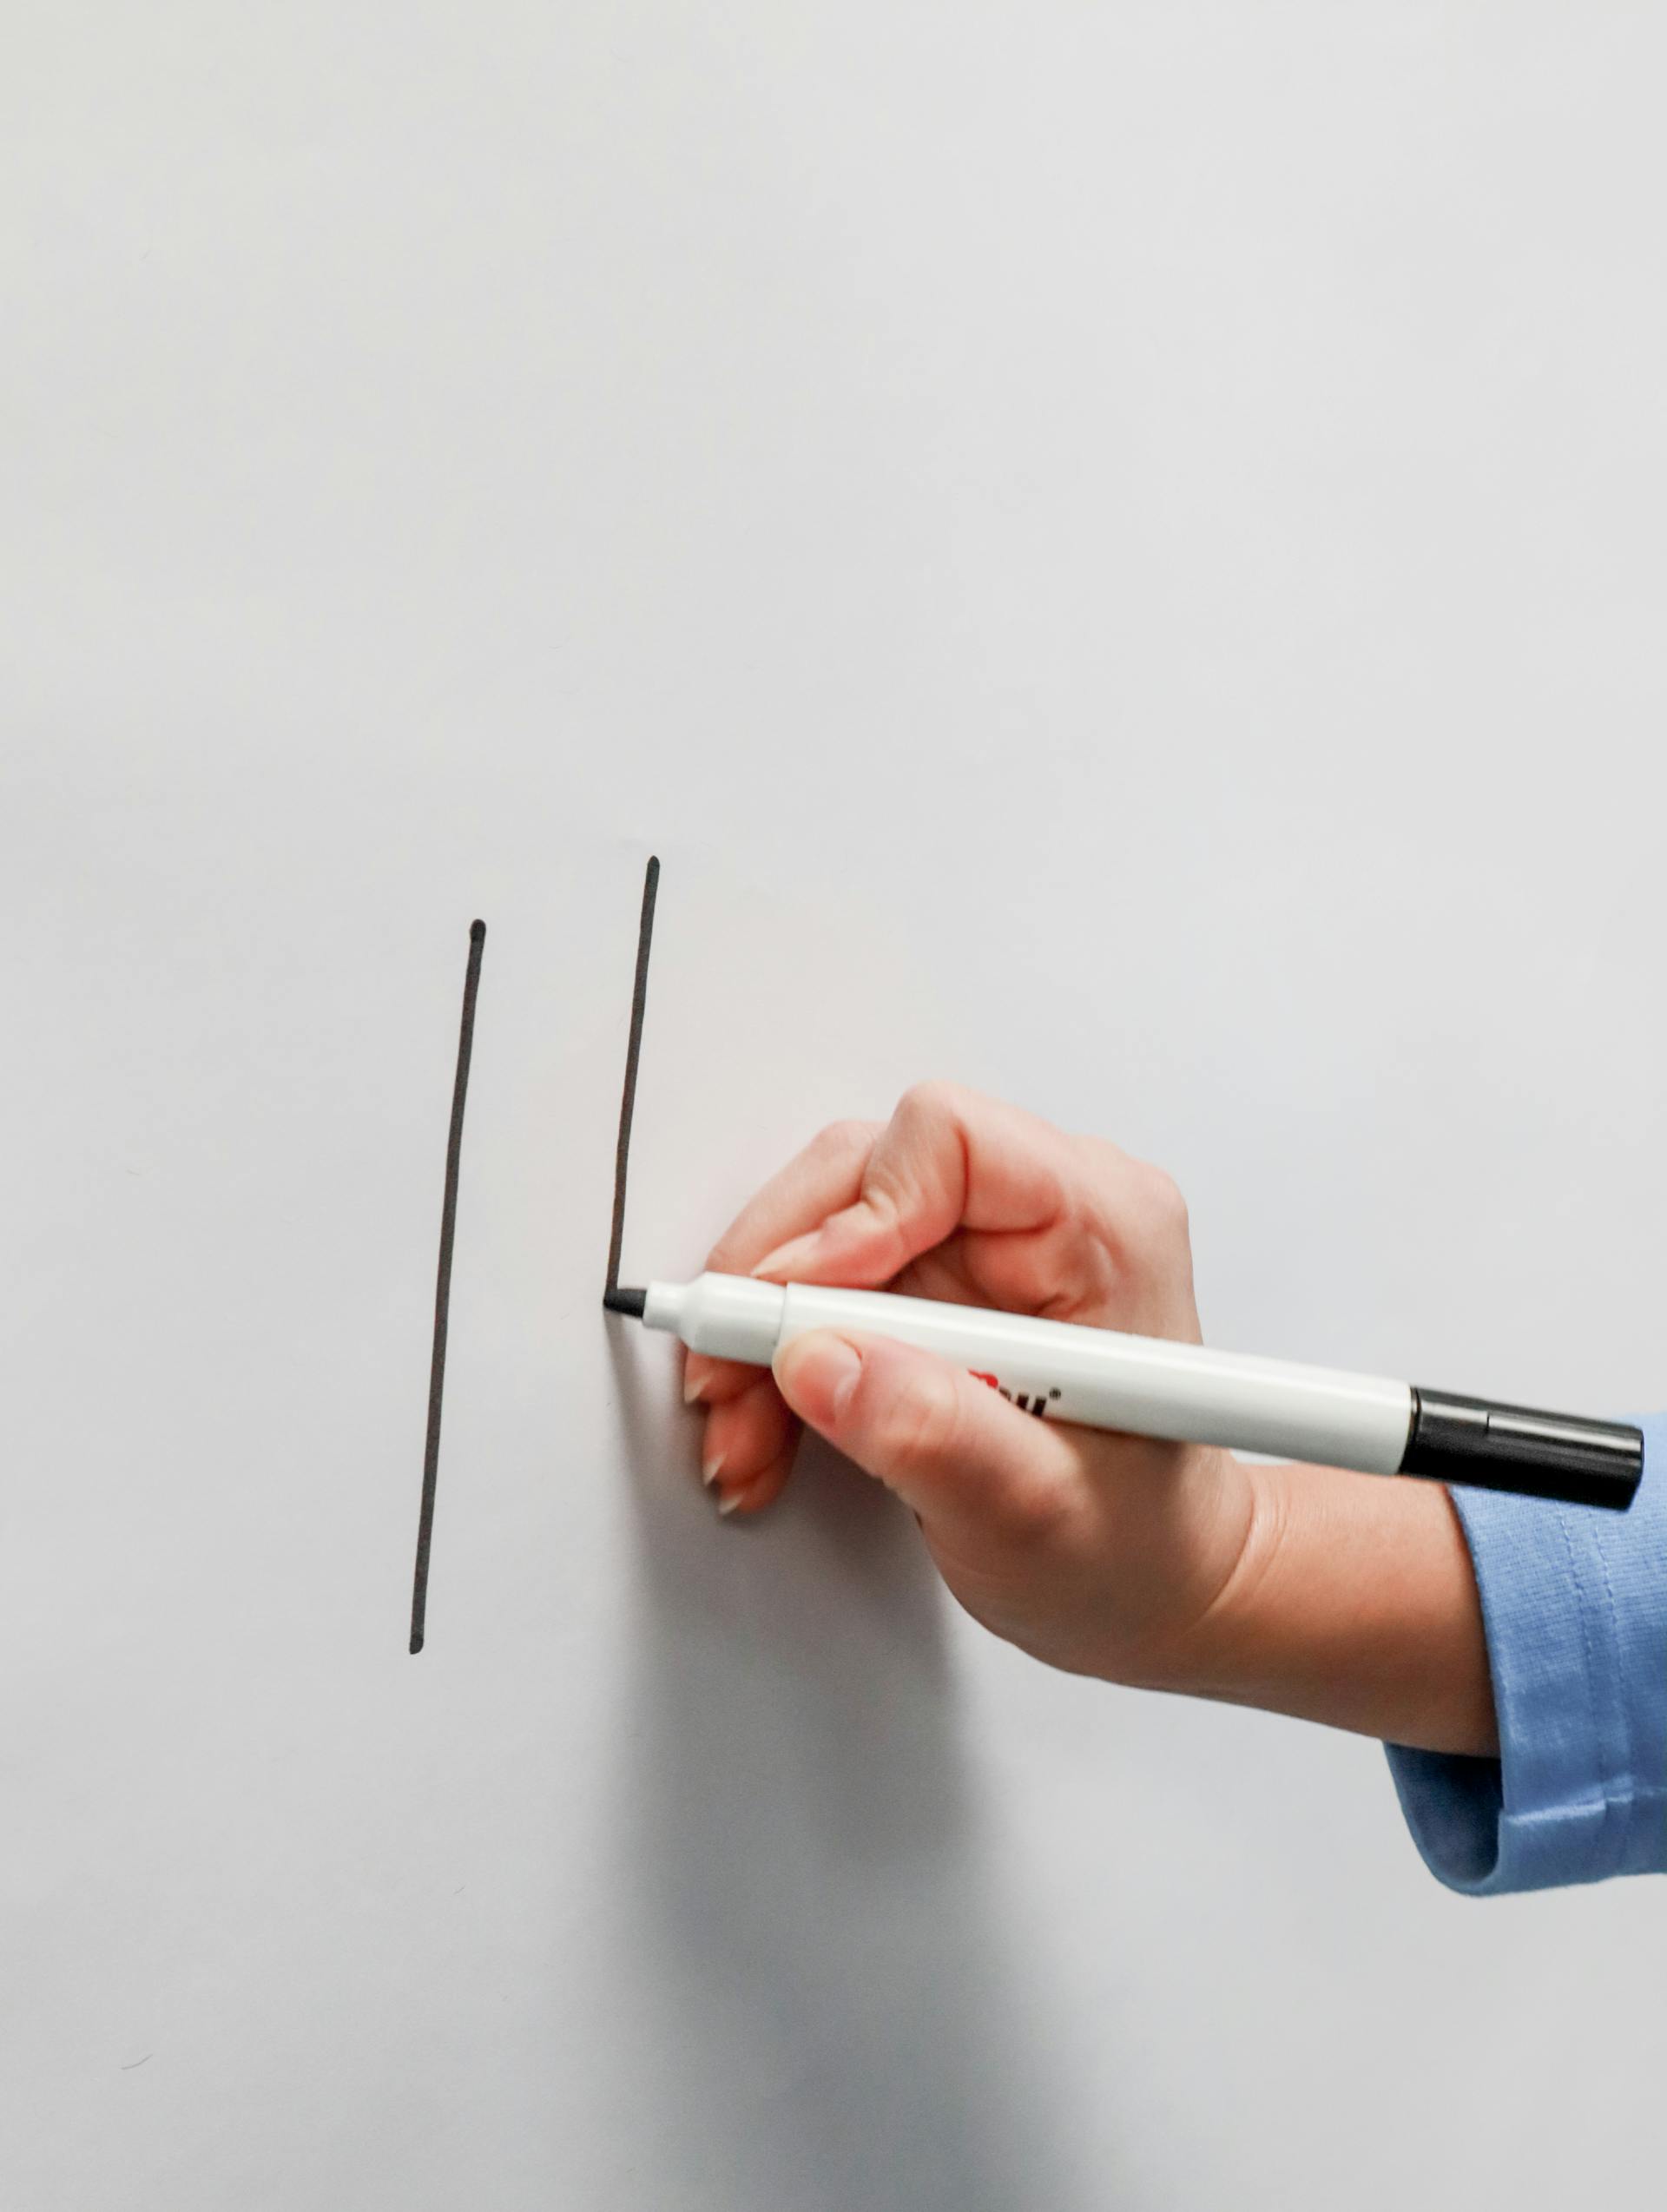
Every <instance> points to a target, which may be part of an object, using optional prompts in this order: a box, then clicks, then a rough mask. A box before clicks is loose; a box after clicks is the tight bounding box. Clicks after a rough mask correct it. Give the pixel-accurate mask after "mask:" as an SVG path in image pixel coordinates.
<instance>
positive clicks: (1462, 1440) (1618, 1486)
mask: <svg viewBox="0 0 1667 2212" xmlns="http://www.w3.org/2000/svg"><path fill="white" fill-rule="evenodd" d="M1400 1473H1402V1474H1403V1475H1425V1476H1427V1477H1428V1478H1430V1479H1431V1480H1432V1481H1433V1482H1443V1483H1459V1484H1461V1485H1464V1486H1465V1487H1466V1488H1468V1489H1471V1490H1510V1491H1520V1492H1521V1493H1522V1494H1523V1495H1524V1496H1525V1497H1528V1498H1561V1499H1562V1500H1563V1501H1564V1503H1565V1504H1569V1505H1606V1506H1608V1507H1610V1508H1611V1510H1612V1511H1616V1512H1622V1513H1624V1511H1626V1509H1627V1507H1628V1506H1629V1505H1630V1504H1631V1503H1632V1499H1633V1498H1634V1496H1635V1494H1636V1493H1637V1487H1638V1484H1639V1482H1640V1481H1641V1480H1642V1478H1643V1475H1644V1432H1643V1430H1642V1429H1638V1428H1634V1427H1632V1426H1631V1425H1630V1424H1629V1423H1627V1422H1624V1421H1588V1420H1584V1419H1581V1417H1580V1416H1579V1415H1578V1414H1575V1413H1542V1412H1536V1410H1535V1409H1534V1407H1532V1406H1497V1405H1495V1404H1494V1403H1493V1402H1492V1399H1486V1398H1461V1397H1459V1394H1458V1393H1457V1392H1454V1391H1449V1390H1420V1389H1419V1388H1418V1386H1416V1385H1414V1386H1413V1423H1412V1427H1411V1429H1410V1431H1409V1432H1408V1434H1407V1450H1406V1452H1405V1453H1404V1454H1403V1456H1402V1458H1401V1462H1400Z"/></svg>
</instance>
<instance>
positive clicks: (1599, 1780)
mask: <svg viewBox="0 0 1667 2212" xmlns="http://www.w3.org/2000/svg"><path fill="white" fill-rule="evenodd" d="M1622 1418H1623V1419H1624V1418H1627V1417H1625V1416H1623V1417H1622ZM1632 1418H1635V1419H1638V1417H1637V1416H1634V1417H1632ZM1638 1425H1639V1426H1640V1427H1641V1428H1642V1429H1643V1431H1644V1478H1643V1480H1642V1482H1641V1483H1640V1484H1639V1485H1638V1491H1637V1497H1636V1498H1634V1499H1633V1502H1632V1504H1631V1509H1630V1510H1629V1511H1627V1512H1625V1513H1612V1512H1606V1511H1604V1510H1602V1509H1601V1508H1599V1507H1595V1506H1580V1505H1556V1504H1545V1503H1543V1502H1541V1501H1539V1500H1537V1499H1527V1498H1510V1497H1506V1496H1502V1495H1500V1494H1499V1492H1498V1491H1486V1490H1461V1489H1454V1490H1453V1491H1452V1492H1451V1496H1452V1498H1453V1504H1454V1506H1455V1507H1456V1508H1457V1510H1458V1514H1459V1521H1460V1523H1461V1524H1462V1525H1463V1528H1464V1531H1465V1540H1466V1543H1467V1544H1469V1546H1470V1556H1471V1561H1472V1564H1473V1566H1474V1568H1475V1570H1476V1583H1477V1587H1478V1589H1479V1590H1480V1592H1481V1599H1482V1619H1483V1623H1484V1625H1485V1628H1486V1635H1487V1656H1488V1665H1489V1668H1490V1669H1491V1670H1492V1677H1493V1701H1494V1705H1495V1708H1496V1709H1497V1712H1498V1715H1499V1757H1498V1758H1497V1759H1470V1758H1462V1757H1459V1756H1457V1755H1455V1754H1451V1753H1446V1752H1436V1751H1414V1750H1411V1749H1408V1748H1407V1747H1406V1746H1405V1745H1402V1744H1393V1743H1392V1744H1389V1745H1387V1746H1386V1748H1387V1752H1388V1754H1389V1767H1390V1772H1391V1773H1392V1774H1393V1775H1394V1783H1395V1788H1396V1791H1397V1793H1398V1794H1399V1795H1400V1805H1401V1810H1402V1812H1403V1813H1405V1814H1406V1816H1407V1825H1408V1827H1410V1828H1411V1829H1412V1832H1413V1841H1414V1842H1415V1843H1416V1844H1417V1846H1418V1848H1419V1850H1420V1853H1422V1854H1423V1858H1424V1862H1425V1864H1426V1865H1427V1866H1428V1867H1429V1869H1430V1871H1431V1873H1433V1874H1435V1875H1436V1876H1437V1877H1438V1879H1439V1880H1441V1881H1444V1882H1445V1883H1446V1885H1447V1886H1448V1887H1449V1888H1450V1889H1456V1890H1461V1891H1463V1892H1464V1893H1466V1895H1468V1896H1472V1897H1491V1896H1499V1895H1501V1894H1503V1893H1506V1891H1510V1890H1523V1889H1551V1888H1554V1887H1556V1886H1558V1885H1559V1884H1562V1883H1565V1882H1597V1881H1603V1880H1605V1879H1606V1878H1607V1877H1608V1876H1609V1875H1611V1874H1642V1873H1667V1414H1662V1413H1658V1414H1655V1415H1652V1416H1651V1417H1649V1418H1645V1419H1638Z"/></svg>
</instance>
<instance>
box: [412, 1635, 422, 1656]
mask: <svg viewBox="0 0 1667 2212" xmlns="http://www.w3.org/2000/svg"><path fill="white" fill-rule="evenodd" d="M422 1648H423V1639H422V1637H421V1636H412V1639H411V1652H412V1658H415V1657H416V1656H417V1654H418V1652H419V1651H420V1650H421V1649H422Z"/></svg>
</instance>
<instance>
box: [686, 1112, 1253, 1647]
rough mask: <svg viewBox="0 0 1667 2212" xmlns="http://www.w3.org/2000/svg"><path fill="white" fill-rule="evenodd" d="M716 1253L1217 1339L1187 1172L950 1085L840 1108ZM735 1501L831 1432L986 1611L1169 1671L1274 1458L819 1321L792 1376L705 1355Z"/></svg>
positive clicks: (1018, 1635)
mask: <svg viewBox="0 0 1667 2212" xmlns="http://www.w3.org/2000/svg"><path fill="white" fill-rule="evenodd" d="M707 1265H708V1267H711V1268H715V1269H719V1270H721V1271H723V1272H725V1273H728V1274H747V1273H752V1274H758V1275H761V1276H763V1277H766V1278H768V1280H773V1281H786V1280H794V1281H799V1282H816V1283H835V1284H840V1285H844V1286H847V1287H861V1288H885V1289H887V1290H892V1291H896V1292H899V1293H902V1294H907V1295H910V1296H913V1297H921V1298H933V1299H944V1300H951V1301H952V1302H954V1303H957V1304H960V1305H970V1306H985V1307H999V1308H1000V1309H1002V1310H1003V1311H1005V1312H1011V1313H1035V1314H1042V1315H1044V1316H1046V1317H1048V1318H1050V1319H1052V1320H1067V1321H1077V1322H1082V1323H1085V1324H1087V1325H1089V1326H1090V1327H1100V1328H1116V1329H1123V1330H1128V1331H1132V1332H1134V1333H1137V1334H1141V1335H1146V1336H1163V1337H1173V1338H1176V1339H1178V1340H1183V1341H1184V1342H1187V1343H1193V1344H1196V1343H1197V1342H1198V1341H1199V1340H1200V1332H1199V1326H1198V1313H1197V1307H1196V1303H1195V1301H1194V1297H1193V1287H1192V1258H1191V1250H1190V1246H1189V1238H1188V1228H1187V1215H1186V1208H1185V1207H1184V1205H1183V1202H1182V1200H1181V1196H1180V1194H1179V1192H1178V1191H1177V1189H1176V1186H1175V1184H1174V1182H1173V1181H1172V1180H1171V1179H1170V1176H1169V1175H1166V1174H1165V1173H1164V1172H1163V1170H1162V1169H1158V1168H1156V1167H1153V1166H1151V1165H1150V1163H1148V1162H1144V1161H1141V1160H1137V1159H1134V1158H1131V1157H1130V1155H1128V1154H1127V1153H1124V1152H1123V1151H1120V1150H1119V1149H1118V1148H1117V1146H1116V1145H1114V1144H1111V1143H1109V1142H1106V1141H1105V1140H1104V1139H1103V1138H1100V1137H1092V1136H1069V1135H1067V1134H1065V1133H1064V1131H1063V1130H1060V1129H1055V1128H1053V1127H1052V1126H1051V1124H1050V1123H1048V1122H1044V1121H1041V1120H1039V1119H1038V1118H1037V1117H1036V1116H1034V1115H1031V1114H1028V1113H1025V1112H1024V1111H1023V1110H1022V1109H1019V1108H1018V1107H1016V1106H1011V1105H1006V1104H1004V1103H1001V1102H999V1101H998V1100H995V1099H992V1098H985V1097H982V1096H978V1095H977V1094H976V1093H974V1092H972V1091H968V1090H961V1089H959V1088H957V1087H955V1086H953V1085H951V1084H948V1083H924V1084H921V1085H919V1086H918V1087H917V1088H915V1089H913V1090H910V1091H908V1092H906V1094H905V1096H904V1097H903V1099H902V1101H901V1103H899V1106H898V1109H897V1110H896V1112H895V1113H894V1115H893V1117H892V1119H891V1121H890V1122H887V1123H885V1124H883V1125H882V1124H880V1123H876V1122H836V1123H835V1124H834V1125H833V1126H832V1127H831V1128H829V1129H824V1130H823V1131H822V1132H821V1134H820V1136H818V1137H816V1138H815V1139H814V1141H813V1142H812V1143H811V1144H810V1145H808V1146H807V1148H806V1149H805V1150H804V1151H803V1152H801V1154H800V1155H799V1156H798V1157H797V1158H796V1159H795V1160H794V1161H793V1162H791V1163H790V1164H789V1165H788V1166H787V1167H786V1168H784V1169H782V1170H781V1173H780V1174H779V1175H775V1176H774V1178H773V1179H772V1180H771V1181H770V1182H768V1183H767V1184H766V1185H765V1187H764V1188H763V1189H762V1190H761V1191H760V1192H759V1193H758V1195H757V1196H756V1197H754V1199H753V1200H752V1201H751V1202H750V1204H748V1206H747V1207H746V1208H744V1209H743V1211H742V1212H741V1215H739V1217H738V1218H737V1219H736V1221H735V1222H734V1223H733V1224H732V1225H731V1227H730V1228H728V1230H727V1231H726V1232H725V1234H723V1236H721V1238H720V1239H719V1241H718V1242H717V1244H716V1245H715V1247H714V1248H713V1250H712V1252H711V1254H710V1255H709V1257H708V1261H707ZM685 1387H686V1392H687V1393H688V1394H689V1397H690V1398H691V1399H694V1400H695V1401H697V1402H699V1403H701V1404H702V1405H703V1406H705V1407H706V1408H707V1409H708V1412H707V1423H706V1436H705V1445H704V1451H703V1454H702V1465H703V1469H704V1471H706V1474H707V1478H708V1481H710V1482H712V1483H713V1484H714V1485H715V1487H716V1489H717V1492H718V1497H719V1505H720V1511H723V1512H725V1513H728V1512H737V1513H755V1512H757V1511H760V1510H761V1508H763V1507H764V1506H766V1505H768V1504H769V1503H770V1502H771V1501H772V1500H773V1499H774V1498H775V1497H776V1496H777V1495H778V1494H779V1492H780V1491H781V1487H782V1485H783V1484H784V1483H785V1482H786V1480H787V1474H788V1470H789V1467H790V1465H791V1462H792V1458H793V1452H794V1445H795V1443H796V1440H797V1435H798V1428H799V1423H800V1421H801V1420H802V1421H807V1422H808V1423H809V1424H810V1425H812V1426H813V1427H814V1428H816V1429H817V1430H819V1431H820V1432H821V1433H822V1434H823V1435H824V1436H826V1437H827V1438H828V1439H829V1440H830V1441H831V1442H832V1443H834V1445H837V1446H838V1447H839V1449H840V1451H842V1452H845V1453H846V1454H847V1457H849V1458H851V1459H853V1460H854V1461H855V1463H856V1464H857V1465H858V1466H860V1467H861V1468H863V1469H865V1470H866V1471H867V1472H868V1473H869V1474H871V1475H873V1476H875V1477H877V1478H879V1479H880V1481H881V1482H883V1483H885V1484H886V1486H887V1487H888V1488H889V1489H891V1490H892V1491H894V1492H895V1493H896V1494H897V1495H898V1496H899V1498H902V1499H903V1501H904V1503H905V1504H907V1505H908V1506H909V1507H910V1508H911V1510H912V1511H913V1513H914V1515H915V1517H916V1519H917V1520H918V1522H919V1526H920V1530H921V1532H922V1534H923V1536H924V1537H925V1538H926V1544H927V1546H928V1548H929V1550H930V1551H931V1553H932V1558H933V1559H934V1561H935V1562H936V1564H937V1565H938V1568H939V1572H940V1573H941V1574H942V1576H943V1577H944V1580H945V1581H946V1583H947V1584H948V1585H949V1588H950V1589H951V1590H952V1592H953V1593H954V1595H955V1596H956V1597H957V1598H958V1599H959V1601H960V1603H962V1604H963V1605H964V1606H965V1608H966V1610H968V1611H969V1612H970V1613H971V1614H972V1615H973V1616H974V1617H975V1618H977V1619H978V1620H980V1621H982V1622H983V1623H985V1625H986V1626H987V1627H989V1628H991V1629H994V1630H995V1631H996V1633H997V1634H998V1635H1000V1636H1005V1637H1007V1638H1008V1639H1009V1640H1010V1641H1011V1642H1012V1643H1017V1644H1018V1645H1019V1646H1021V1647H1022V1648H1023V1649H1025V1650H1027V1651H1030V1652H1031V1653H1033V1654H1034V1655H1035V1656H1037V1657H1038V1658H1041V1659H1044V1660H1047V1661H1049V1662H1051V1664H1053V1665H1055V1666H1059V1667H1064V1668H1068V1669H1071V1670H1072V1671H1074V1672H1078V1673H1087V1674H1097V1675H1110V1676H1113V1677H1114V1678H1117V1679H1119V1680H1124V1681H1132V1680H1142V1681H1151V1682H1160V1681H1163V1682H1167V1681H1169V1680H1170V1678H1171V1677H1173V1676H1175V1675H1176V1674H1177V1673H1178V1672H1179V1671H1180V1670H1181V1669H1182V1668H1183V1664H1184V1663H1185V1660H1186V1655H1187V1653H1188V1652H1189V1649H1193V1648H1194V1647H1195V1644H1196V1638H1197V1636H1198V1635H1199V1633H1200V1630H1201V1628H1202V1623H1204V1622H1205V1621H1206V1620H1207V1618H1208V1616H1209V1614H1210V1612H1211V1610H1212V1608H1213V1607H1214V1606H1215V1605H1216V1602H1217V1601H1218V1599H1219V1598H1220V1597H1221V1595H1222V1592H1223V1591H1224V1590H1226V1589H1227V1587H1228V1585H1229V1583H1230V1582H1231V1580H1232V1578H1233V1576H1234V1573H1235V1569H1236V1568H1237V1566H1238V1564H1239V1563H1240V1561H1241V1559H1242V1557H1243V1554H1244V1551H1245V1547H1246V1543H1247V1538H1248V1537H1249V1532H1250V1530H1251V1527H1252V1524H1253V1520H1254V1517H1255V1494H1254V1492H1255V1485H1254V1479H1253V1476H1252V1472H1251V1470H1250V1469H1249V1468H1248V1467H1246V1466H1245V1465H1242V1463H1241V1462H1239V1461H1238V1460H1236V1459H1235V1458H1233V1457H1232V1456H1231V1454H1229V1453H1228V1452H1222V1451H1220V1450H1217V1449H1215V1448H1213V1447H1208V1446H1204V1445H1186V1444H1170V1443H1163V1442H1159V1441H1156V1440H1154V1439H1151V1438H1143V1437H1135V1436H1125V1435H1110V1434H1106V1433H1104V1432H1098V1431H1094V1430H1089V1429H1080V1428H1074V1427H1071V1426H1068V1425H1064V1424H1060V1423H1047V1424H1044V1423H1043V1422H1040V1421H1038V1420H1037V1419H1034V1418H1033V1417H1032V1416H1031V1415H1030V1414H1028V1413H1025V1412H1020V1411H1019V1410H1018V1407H1016V1406H1013V1405H1011V1404H1010V1403H1009V1402H1008V1401H1007V1400H1006V1399H1003V1398H1001V1397H1000V1396H999V1395H998V1393H997V1392H994V1391H993V1390H991V1389H990V1388H989V1387H988V1386H986V1385H985V1384H984V1383H982V1382H980V1381H978V1380H977V1379H975V1378H974V1377H973V1376H972V1375H971V1374H969V1373H965V1372H964V1371H962V1370H960V1369H959V1368H957V1367H955V1366H952V1365H950V1364H949V1363H948V1362H947V1361H946V1360H944V1359H939V1357H937V1356H936V1355H935V1354H933V1353H926V1352H923V1351H919V1350H918V1349H915V1348H914V1347H913V1346H906V1345H902V1344H898V1343H895V1342H893V1341H892V1340H889V1339H886V1338H883V1337H876V1336H873V1335H870V1334H867V1333H860V1332H855V1331H853V1332H851V1333H848V1334H847V1333H845V1332H838V1333H835V1332H834V1331H831V1330H817V1331H814V1332H813V1333H810V1334H807V1335H806V1336H803V1337H801V1338H799V1339H797V1340H794V1342H793V1343H791V1344H789V1345H788V1346H786V1347H784V1349H783V1350H782V1351H781V1353H779V1354H778V1355H777V1359H776V1361H775V1366H774V1371H773V1372H771V1371H767V1370H762V1369H760V1368H757V1367H749V1366H740V1365H738V1364H736V1363H735V1362H732V1361H724V1360H716V1359H709V1358H707V1357H704V1356H703V1355H702V1354H699V1353H689V1355H688V1359H687V1366H686V1373H685Z"/></svg>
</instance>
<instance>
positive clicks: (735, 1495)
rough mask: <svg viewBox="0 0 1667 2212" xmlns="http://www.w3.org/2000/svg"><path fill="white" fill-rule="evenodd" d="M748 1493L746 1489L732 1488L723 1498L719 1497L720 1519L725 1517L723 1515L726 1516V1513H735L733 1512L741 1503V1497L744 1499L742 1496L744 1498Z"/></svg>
mask: <svg viewBox="0 0 1667 2212" xmlns="http://www.w3.org/2000/svg"><path fill="white" fill-rule="evenodd" d="M746 1495H747V1493H746V1491H744V1490H732V1491H729V1492H728V1494H727V1495H726V1496H725V1497H722V1498H719V1500H718V1517H719V1519H720V1520H721V1519H722V1518H723V1517H724V1515H725V1514H726V1513H733V1512H734V1511H735V1508H736V1506H737V1505H739V1504H740V1503H741V1499H742V1498H744V1497H745V1496H746Z"/></svg>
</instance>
